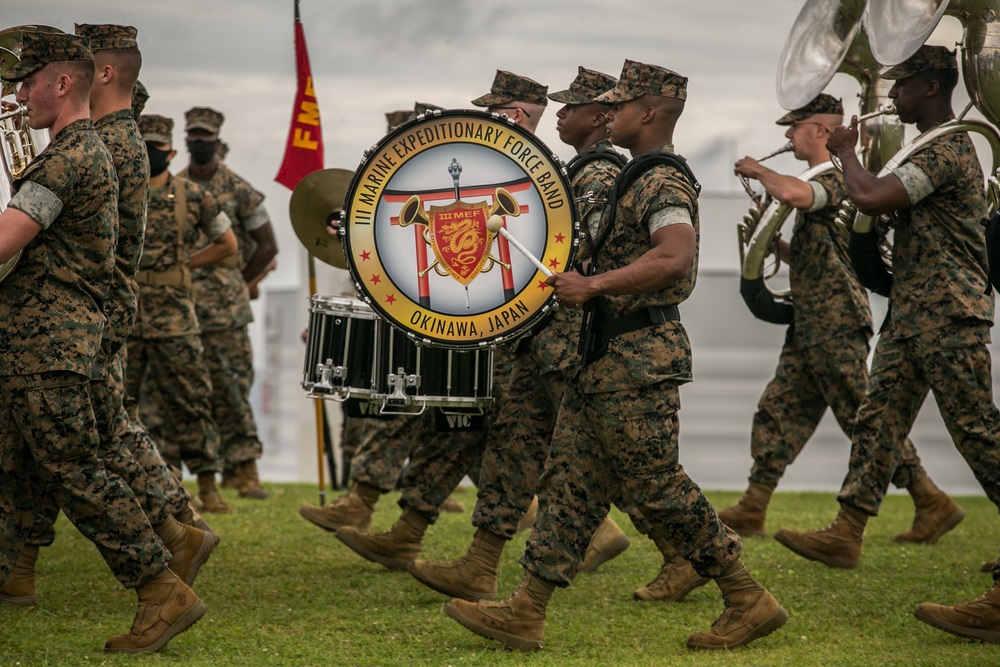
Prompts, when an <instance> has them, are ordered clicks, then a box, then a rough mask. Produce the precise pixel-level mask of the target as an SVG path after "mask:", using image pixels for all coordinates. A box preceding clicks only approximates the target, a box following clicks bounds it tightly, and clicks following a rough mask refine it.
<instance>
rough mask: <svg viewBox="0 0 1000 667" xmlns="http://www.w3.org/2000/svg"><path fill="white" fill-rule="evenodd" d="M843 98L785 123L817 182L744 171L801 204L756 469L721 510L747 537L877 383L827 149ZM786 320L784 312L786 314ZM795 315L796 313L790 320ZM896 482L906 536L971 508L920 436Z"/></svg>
mask: <svg viewBox="0 0 1000 667" xmlns="http://www.w3.org/2000/svg"><path fill="white" fill-rule="evenodd" d="M843 117H844V109H843V105H842V103H841V101H840V100H838V99H836V98H834V97H831V96H830V95H826V94H821V95H819V96H817V97H816V98H815V99H814V100H812V101H811V102H810V103H809V104H807V105H805V106H803V107H802V108H800V109H795V110H793V111H790V112H788V113H787V114H785V115H784V116H782V117H781V118H779V119H778V120H777V121H776V122H777V124H778V125H782V126H788V130H787V131H786V132H785V137H786V138H787V139H788V140H789V141H790V142H791V144H792V146H793V147H794V149H795V155H796V157H798V158H799V159H805V160H806V161H807V162H808V164H809V167H810V168H821V165H824V164H825V165H826V167H827V168H826V169H825V170H822V171H820V172H819V173H817V174H815V175H814V176H813V177H812V178H811V179H810V180H809V181H808V182H807V181H804V180H800V179H799V178H796V177H794V176H786V175H783V174H778V173H776V172H774V171H772V170H770V169H767V168H766V167H764V166H762V165H761V164H760V163H759V162H757V161H756V160H754V159H753V158H749V157H745V158H743V159H742V160H740V161H739V162H737V163H736V167H735V171H736V173H737V174H741V175H743V176H745V177H749V178H756V179H757V180H759V181H761V183H762V184H763V185H764V188H765V190H766V191H767V192H768V193H769V194H770V195H771V196H775V197H778V198H779V200H780V201H781V203H783V204H786V205H789V206H793V207H795V208H797V209H798V215H797V217H796V220H795V225H794V227H793V229H792V240H791V246H790V249H789V255H788V259H789V265H790V267H791V268H790V270H789V281H790V285H791V290H792V294H793V299H792V304H791V306H788V305H782V306H781V308H782V315H784V317H785V318H790V319H791V325H790V326H789V327H788V332H787V334H786V336H785V344H784V346H783V347H782V349H781V356H780V358H779V359H778V368H777V370H776V371H775V376H774V379H772V380H771V382H770V383H768V385H767V388H766V389H765V390H764V394H763V395H762V396H761V398H760V402H759V403H758V405H757V413H756V414H755V415H754V419H753V430H752V432H751V437H750V452H751V455H752V456H753V460H754V463H753V467H752V468H751V470H750V483H749V486H748V487H747V490H746V492H745V493H744V495H743V497H742V498H740V500H739V502H738V503H737V504H736V505H734V506H732V507H728V508H726V509H724V510H722V511H720V512H719V517H720V518H721V519H722V522H723V523H724V524H726V525H727V526H729V527H730V528H733V529H735V530H736V531H737V532H739V533H740V535H742V536H744V537H746V536H747V535H756V536H762V535H764V534H765V532H764V526H765V515H766V510H767V505H768V502H769V500H770V498H771V494H772V493H773V492H774V489H775V487H776V486H777V484H778V480H780V479H781V476H782V475H783V474H784V472H785V468H786V467H787V466H788V465H789V464H791V463H792V462H793V461H794V460H795V458H796V457H797V456H798V455H799V453H800V452H801V451H802V448H803V447H805V444H806V442H807V441H808V440H809V438H810V437H811V436H812V434H813V432H814V431H815V430H816V426H817V425H818V424H819V421H820V419H821V418H822V416H823V413H824V412H825V411H826V408H827V406H829V407H830V409H831V410H832V411H833V415H834V417H836V419H837V423H838V424H839V425H840V428H841V429H842V430H843V431H844V433H845V434H847V436H848V437H849V438H850V437H851V434H852V432H853V430H854V419H855V416H856V415H857V411H858V406H859V405H860V404H861V400H862V398H864V393H865V387H866V385H867V383H868V351H869V346H868V340H869V339H870V338H871V334H872V321H871V308H870V306H869V303H868V294H867V292H866V291H865V290H864V288H863V287H862V286H861V283H860V282H859V281H858V278H857V276H856V275H855V273H854V270H853V268H851V266H850V260H849V258H848V247H847V238H846V236H845V235H844V234H843V232H842V231H841V230H840V228H839V225H838V223H837V222H836V217H837V214H838V213H839V211H840V205H841V202H842V201H843V200H844V198H845V194H844V182H843V176H842V175H841V173H840V171H838V170H837V169H834V168H833V165H832V164H830V163H829V162H828V161H829V152H828V151H827V149H826V139H827V137H828V136H829V134H830V132H831V131H832V130H833V129H835V128H837V127H840V126H841V124H842V123H843ZM778 319H784V318H778ZM786 321H787V319H786ZM893 483H894V484H896V486H898V487H901V488H908V489H909V490H910V493H911V494H912V495H913V497H914V501H915V503H916V506H917V514H916V517H915V519H914V526H913V530H911V531H909V532H905V533H901V534H900V535H897V536H896V539H897V541H901V542H902V541H908V542H926V543H928V544H933V543H934V542H936V541H937V539H938V538H939V537H940V536H941V535H943V534H944V533H945V532H947V531H948V530H950V529H951V528H953V527H954V526H956V525H957V524H958V523H959V522H960V521H961V520H962V518H963V517H964V516H965V512H964V511H963V510H962V508H960V507H959V506H958V505H956V504H955V503H954V502H953V501H952V500H951V498H949V497H948V496H947V495H946V494H945V493H943V492H942V491H941V490H940V489H938V488H937V486H935V485H934V483H933V482H932V481H931V479H930V477H928V476H927V473H926V471H925V470H924V469H923V467H922V466H921V464H920V459H919V457H918V456H917V453H916V450H915V449H914V447H913V443H912V442H910V440H909V439H906V440H904V442H903V446H902V450H901V455H900V461H899V465H898V466H897V467H896V470H895V472H894V473H893Z"/></svg>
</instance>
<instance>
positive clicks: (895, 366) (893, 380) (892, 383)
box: [838, 321, 1000, 516]
mask: <svg viewBox="0 0 1000 667" xmlns="http://www.w3.org/2000/svg"><path fill="white" fill-rule="evenodd" d="M989 335H990V330H989V326H988V325H986V324H985V323H982V322H978V321H977V322H975V323H974V324H969V323H964V322H957V323H952V324H950V325H948V326H945V327H941V328H940V329H934V330H932V331H928V332H925V333H922V334H920V335H918V336H914V337H912V338H906V339H903V340H899V339H891V338H887V337H885V336H883V337H882V338H880V339H879V341H878V343H877V344H876V346H875V356H874V358H873V359H872V370H871V375H870V377H869V379H868V392H867V394H866V395H865V399H864V401H862V403H861V407H860V409H859V410H858V418H857V424H856V425H855V427H854V438H853V442H852V447H851V461H850V468H849V469H848V473H847V477H846V478H845V480H844V485H843V487H842V488H841V490H840V494H839V496H838V500H839V501H840V502H841V503H843V504H847V505H851V506H853V507H856V508H858V509H861V510H863V511H865V512H867V513H868V514H870V515H872V516H874V515H876V514H878V509H879V506H880V505H881V504H882V500H883V499H884V498H885V493H886V491H887V489H888V488H889V480H890V479H891V477H892V474H893V470H895V468H896V464H897V462H898V461H899V458H900V453H901V449H902V448H901V445H902V443H903V441H904V440H905V439H906V436H907V434H908V433H909V432H910V429H911V428H912V426H913V421H914V419H916V416H917V412H918V411H919V410H920V406H921V405H922V404H923V402H924V399H925V398H926V396H927V391H928V390H930V391H933V392H934V399H935V400H936V401H937V404H938V409H939V410H940V411H941V417H942V418H943V420H944V424H945V426H946V427H947V429H948V433H949V434H950V435H951V438H952V441H953V442H954V443H955V447H956V449H958V451H959V453H960V454H961V455H962V456H963V457H964V458H965V461H966V462H967V463H968V464H969V467H970V468H971V469H972V472H973V474H974V475H975V476H976V479H977V480H978V481H979V483H980V484H981V485H982V487H983V490H984V491H985V492H986V496H987V497H988V498H989V499H990V500H991V501H993V504H994V505H996V506H997V507H998V508H1000V447H997V443H998V442H1000V411H998V410H997V406H996V404H994V402H993V378H992V364H991V360H990V352H989V349H988V348H987V347H986V343H987V342H988V341H989Z"/></svg>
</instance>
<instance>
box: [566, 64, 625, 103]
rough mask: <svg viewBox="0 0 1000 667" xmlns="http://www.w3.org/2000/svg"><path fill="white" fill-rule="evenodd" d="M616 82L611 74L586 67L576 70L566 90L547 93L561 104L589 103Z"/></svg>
mask: <svg viewBox="0 0 1000 667" xmlns="http://www.w3.org/2000/svg"><path fill="white" fill-rule="evenodd" d="M616 83H618V79H616V78H615V77H613V76H609V75H607V74H604V73H603V72H597V71H595V70H592V69H587V68H586V67H580V68H578V70H577V74H576V78H575V79H573V83H571V84H569V88H568V89H567V90H560V91H559V92H557V93H549V99H550V100H552V101H553V102H562V103H563V104H590V103H591V102H593V101H594V98H596V97H598V96H599V95H603V94H604V93H606V92H608V91H609V90H611V89H612V88H614V87H615V84H616Z"/></svg>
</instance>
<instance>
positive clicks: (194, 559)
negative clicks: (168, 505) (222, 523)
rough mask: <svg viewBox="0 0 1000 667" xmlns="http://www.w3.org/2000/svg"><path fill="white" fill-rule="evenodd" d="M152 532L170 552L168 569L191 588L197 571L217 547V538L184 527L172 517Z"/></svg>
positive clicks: (189, 527)
mask: <svg viewBox="0 0 1000 667" xmlns="http://www.w3.org/2000/svg"><path fill="white" fill-rule="evenodd" d="M153 530H154V532H156V534H157V535H159V537H160V539H161V540H163V546H165V547H166V548H167V551H169V552H170V555H171V558H170V569H171V570H172V571H173V572H174V573H175V574H176V575H177V576H178V577H180V578H181V581H183V582H184V583H185V584H187V585H188V586H193V585H194V580H195V577H197V576H198V570H199V569H201V566H202V565H204V564H205V563H206V562H207V561H208V557H209V556H211V555H212V551H213V550H214V549H215V547H216V546H218V544H219V536H218V535H216V534H215V533H207V532H205V531H203V530H199V529H198V528H194V527H193V526H186V525H184V524H182V523H180V522H179V521H177V520H176V519H174V518H173V517H170V518H169V519H167V520H166V521H164V522H163V523H161V524H159V525H157V526H156V527H155V528H154V529H153Z"/></svg>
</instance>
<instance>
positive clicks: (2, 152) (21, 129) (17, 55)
mask: <svg viewBox="0 0 1000 667" xmlns="http://www.w3.org/2000/svg"><path fill="white" fill-rule="evenodd" d="M26 30H32V31H40V32H60V31H59V30H58V29H57V28H50V27H48V26H17V27H15V28H7V29H6V30H2V31H0V73H4V72H7V71H8V70H9V69H10V68H11V67H13V66H14V65H16V64H17V63H18V62H19V61H20V59H21V35H22V34H23V33H24V32H25V31H26ZM16 92H17V84H14V83H7V82H4V83H3V84H2V87H0V101H3V102H4V103H6V104H5V105H4V106H8V105H9V104H13V98H14V94H15V93H16ZM48 143H49V132H48V130H33V129H31V128H30V127H28V118H27V115H26V111H25V110H24V109H23V108H20V107H17V108H15V109H13V110H10V111H7V112H5V113H3V114H0V171H2V172H3V173H2V174H0V211H2V210H3V209H5V208H6V207H7V202H9V201H10V199H11V197H12V196H13V190H14V180H15V179H17V178H18V177H20V175H21V174H22V173H23V172H24V170H25V168H26V167H27V166H28V164H29V163H30V162H31V161H32V160H33V159H35V156H36V155H38V154H39V153H40V152H41V151H42V150H43V149H44V148H45V147H46V146H47V145H48ZM20 258H21V252H20V251H18V253H17V254H16V255H14V256H13V257H11V258H10V259H8V260H7V261H6V262H3V263H2V264H0V281H2V280H4V279H5V278H6V277H7V276H8V275H10V273H11V271H13V270H14V267H15V266H16V265H17V262H18V260H19V259H20Z"/></svg>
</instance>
